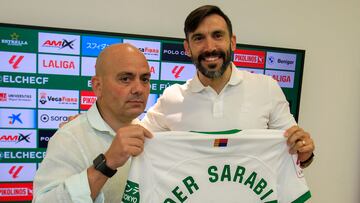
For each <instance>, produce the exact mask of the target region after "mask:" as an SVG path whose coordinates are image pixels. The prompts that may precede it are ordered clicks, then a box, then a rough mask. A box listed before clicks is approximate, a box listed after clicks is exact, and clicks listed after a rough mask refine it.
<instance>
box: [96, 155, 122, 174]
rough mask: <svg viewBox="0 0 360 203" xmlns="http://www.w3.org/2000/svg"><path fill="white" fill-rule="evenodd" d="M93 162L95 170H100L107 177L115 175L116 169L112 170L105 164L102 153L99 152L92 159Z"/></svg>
mask: <svg viewBox="0 0 360 203" xmlns="http://www.w3.org/2000/svg"><path fill="white" fill-rule="evenodd" d="M93 164H94V167H95V169H96V170H98V171H100V172H101V173H102V174H104V175H105V176H107V177H109V178H111V177H112V176H113V175H115V173H116V171H117V170H116V169H115V170H113V169H111V168H110V167H108V166H107V165H106V159H105V155H104V154H103V153H101V154H99V156H97V157H96V158H95V159H94V161H93Z"/></svg>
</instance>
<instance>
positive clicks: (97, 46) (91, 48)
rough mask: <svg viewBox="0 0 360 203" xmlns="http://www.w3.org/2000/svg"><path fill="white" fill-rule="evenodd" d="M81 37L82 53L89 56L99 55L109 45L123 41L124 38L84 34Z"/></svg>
mask: <svg viewBox="0 0 360 203" xmlns="http://www.w3.org/2000/svg"><path fill="white" fill-rule="evenodd" d="M81 39H82V44H81V51H82V55H87V56H98V55H99V53H100V52H101V51H102V50H103V49H105V48H106V47H107V46H110V45H112V44H116V43H121V42H122V39H119V38H110V37H93V36H82V38H81Z"/></svg>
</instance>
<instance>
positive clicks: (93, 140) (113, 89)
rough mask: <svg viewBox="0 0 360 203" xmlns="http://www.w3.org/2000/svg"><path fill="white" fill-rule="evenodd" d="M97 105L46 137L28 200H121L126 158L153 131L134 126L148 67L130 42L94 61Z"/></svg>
mask: <svg viewBox="0 0 360 203" xmlns="http://www.w3.org/2000/svg"><path fill="white" fill-rule="evenodd" d="M95 67H96V75H95V76H94V77H92V79H91V81H92V88H93V91H94V92H95V95H96V96H97V101H96V103H95V104H94V105H93V106H92V107H91V108H90V109H89V110H88V111H87V112H86V113H85V114H83V115H80V116H79V117H78V118H76V119H75V120H74V121H73V122H70V123H68V124H67V125H65V126H64V127H62V128H60V129H59V130H58V131H57V132H56V133H55V135H54V136H53V137H52V138H51V139H50V141H49V145H48V148H47V151H46V157H45V158H44V160H43V161H42V163H41V165H40V168H39V169H38V171H37V173H36V175H35V179H34V199H33V202H51V203H53V202H93V201H94V202H121V197H122V192H123V190H124V185H125V181H126V178H127V176H128V169H129V163H128V159H129V157H130V156H136V155H138V154H140V153H141V152H142V150H143V146H144V140H145V138H151V137H152V135H151V133H150V132H149V131H147V130H146V129H145V128H143V127H141V126H140V125H138V124H137V123H138V121H137V120H136V118H137V117H138V116H139V115H140V114H141V113H142V112H143V111H144V109H145V106H146V101H147V98H148V96H149V92H150V83H149V82H150V69H149V65H148V63H147V61H146V58H145V56H144V55H143V54H142V53H141V52H140V51H139V50H138V49H137V48H136V47H134V46H132V45H129V44H116V45H112V46H109V47H107V48H106V49H104V50H103V51H102V52H101V53H100V55H99V57H98V59H97V61H96V66H95Z"/></svg>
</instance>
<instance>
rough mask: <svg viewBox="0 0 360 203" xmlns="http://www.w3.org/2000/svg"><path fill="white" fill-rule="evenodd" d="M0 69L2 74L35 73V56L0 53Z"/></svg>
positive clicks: (19, 53) (20, 53) (18, 53)
mask: <svg viewBox="0 0 360 203" xmlns="http://www.w3.org/2000/svg"><path fill="white" fill-rule="evenodd" d="M0 67H1V71H4V72H11V73H12V72H16V73H36V54H30V53H22V52H6V51H0Z"/></svg>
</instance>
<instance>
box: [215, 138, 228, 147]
mask: <svg viewBox="0 0 360 203" xmlns="http://www.w3.org/2000/svg"><path fill="white" fill-rule="evenodd" d="M227 143H228V139H215V140H214V147H226V146H227Z"/></svg>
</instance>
